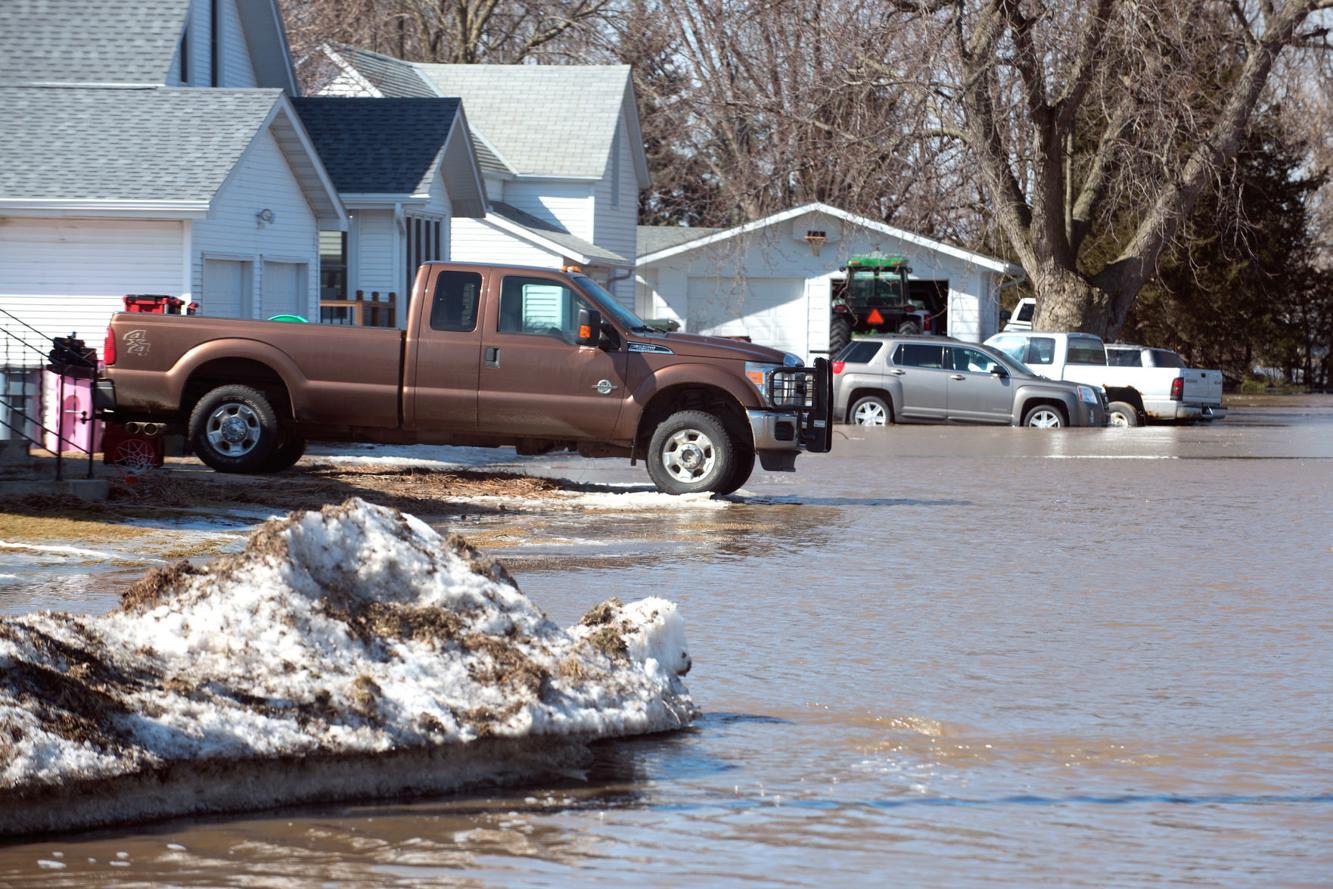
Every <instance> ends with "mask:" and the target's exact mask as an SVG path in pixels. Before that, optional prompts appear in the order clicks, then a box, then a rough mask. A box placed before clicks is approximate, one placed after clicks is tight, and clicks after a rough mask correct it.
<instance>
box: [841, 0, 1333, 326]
mask: <svg viewBox="0 0 1333 889" xmlns="http://www.w3.org/2000/svg"><path fill="white" fill-rule="evenodd" d="M896 5H897V7H898V8H899V9H901V10H903V11H905V12H907V13H909V14H910V15H912V16H915V17H916V19H915V21H914V22H913V24H912V25H911V26H910V27H911V31H912V35H913V36H912V39H911V41H909V42H911V43H915V44H916V45H923V46H928V47H932V48H938V50H937V51H935V52H933V53H931V54H930V56H929V57H928V58H927V59H926V60H925V64H924V67H923V69H922V72H921V75H922V76H919V77H918V78H917V81H918V82H917V90H918V91H919V92H920V93H921V94H922V95H927V96H930V97H931V98H932V106H931V109H932V114H933V116H934V117H936V118H937V119H938V121H939V132H940V133H941V134H942V135H947V136H951V137H953V138H956V139H958V140H960V141H961V142H962V143H963V144H965V145H966V147H967V149H968V154H969V157H971V158H972V159H973V160H974V162H975V164H976V168H977V171H978V173H979V175H980V177H981V181H982V182H983V184H984V187H985V192H986V194H987V196H988V197H989V199H990V204H991V207H990V209H991V210H992V212H993V213H994V215H995V222H996V224H997V225H998V227H999V229H1000V230H1001V231H1002V232H1003V235H1004V237H1005V240H1006V241H1007V243H1008V244H1009V246H1010V247H1011V248H1012V250H1013V252H1014V254H1015V255H1016V256H1017V258H1018V260H1019V261H1020V262H1021V263H1022V265H1023V267H1024V269H1025V270H1026V272H1027V274H1028V276H1029V277H1030V279H1031V281H1032V285H1033V287H1034V289H1035V291H1036V293H1037V297H1038V312H1037V318H1036V323H1037V325H1038V326H1039V327H1043V328H1058V329H1071V330H1087V331H1093V332H1098V333H1102V334H1109V335H1114V334H1115V333H1116V332H1117V331H1118V330H1119V329H1120V327H1121V325H1122V324H1123V323H1124V320H1125V315H1126V313H1127V312H1128V310H1129V308H1130V306H1131V305H1132V304H1133V302H1134V298H1135V296H1136V295H1137V294H1138V292H1139V290H1140V289H1141V288H1142V286H1143V284H1144V283H1145V282H1146V281H1147V280H1148V279H1149V278H1150V277H1151V276H1152V275H1153V274H1154V271H1155V268H1156V265H1157V262H1158V259H1159V258H1160V257H1161V255H1162V253H1163V251H1164V250H1166V249H1167V248H1168V247H1169V245H1170V244H1171V243H1172V242H1173V239H1174V238H1175V236H1176V235H1177V233H1178V232H1179V229H1180V226H1181V224H1182V221H1183V220H1184V219H1185V218H1186V217H1187V216H1188V214H1189V213H1190V211H1191V210H1192V208H1193V207H1194V206H1195V204H1196V203H1197V201H1198V200H1199V198H1200V196H1201V195H1202V194H1203V193H1204V192H1205V190H1206V189H1208V188H1209V187H1210V185H1211V183H1213V182H1214V181H1215V179H1216V178H1218V177H1219V175H1220V171H1222V170H1223V168H1224V167H1225V166H1226V165H1227V164H1229V163H1230V161H1231V160H1232V159H1233V158H1234V157H1235V154H1236V150H1237V148H1238V146H1239V144H1240V142H1241V139H1242V137H1243V136H1244V134H1245V131H1246V127H1247V124H1248V122H1249V120H1250V118H1251V116H1252V115H1253V113H1254V111H1255V108H1256V106H1257V105H1259V103H1260V101H1261V99H1262V98H1263V96H1264V94H1265V88H1266V86H1267V85H1268V82H1269V75H1270V73H1271V72H1272V71H1273V68H1274V65H1275V63H1276V62H1277V61H1278V59H1279V56H1280V55H1281V54H1282V53H1283V51H1284V50H1285V49H1286V48H1287V47H1289V46H1292V45H1293V44H1299V43H1301V42H1303V41H1306V40H1308V39H1310V38H1311V37H1312V36H1313V35H1312V34H1311V33H1310V32H1303V31H1302V27H1303V26H1305V25H1306V24H1307V22H1308V21H1309V19H1310V17H1311V15H1312V14H1313V13H1315V11H1316V10H1318V9H1320V8H1327V7H1329V6H1333V0H1285V2H1283V3H1281V5H1274V4H1273V3H1270V2H1268V0H1256V2H1247V0H1226V2H1222V0H1218V2H1194V0H1163V2H1156V3H1144V2H1137V0H1080V2H1074V3H1070V4H1067V5H1053V6H1045V5H1042V4H1039V3H1036V2H1033V0H921V2H917V0H899V2H898V3H897V4H896ZM1315 30H1317V29H1315ZM881 59H882V57H880V58H878V59H877V58H876V57H874V56H872V57H870V58H868V59H867V64H868V65H869V66H871V67H872V68H876V69H878V70H880V71H881V72H882V73H883V74H885V75H886V76H893V75H894V73H895V72H894V69H893V67H892V65H891V64H887V63H885V62H883V61H881ZM1113 217H1115V218H1117V219H1119V220H1124V219H1125V218H1132V220H1133V223H1132V225H1131V226H1130V228H1129V230H1128V232H1127V234H1126V236H1125V237H1123V239H1122V240H1121V242H1120V243H1119V244H1118V246H1117V249H1115V250H1114V251H1112V252H1111V254H1110V255H1109V256H1106V257H1104V258H1098V257H1093V256H1092V255H1090V253H1091V251H1089V250H1088V249H1087V248H1088V246H1089V244H1090V242H1091V241H1090V238H1089V236H1090V235H1092V234H1093V233H1094V232H1098V233H1101V234H1105V233H1106V230H1107V228H1108V227H1109V226H1110V225H1111V223H1112V220H1113Z"/></svg>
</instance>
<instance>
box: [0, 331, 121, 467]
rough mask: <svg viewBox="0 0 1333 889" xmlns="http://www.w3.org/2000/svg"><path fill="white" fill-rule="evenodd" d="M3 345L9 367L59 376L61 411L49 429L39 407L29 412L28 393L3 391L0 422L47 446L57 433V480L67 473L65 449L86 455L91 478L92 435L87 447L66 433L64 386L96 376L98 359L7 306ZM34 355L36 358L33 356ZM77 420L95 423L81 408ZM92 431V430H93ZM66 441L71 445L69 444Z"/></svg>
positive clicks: (58, 407) (58, 405) (1, 337)
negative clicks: (59, 342)
mask: <svg viewBox="0 0 1333 889" xmlns="http://www.w3.org/2000/svg"><path fill="white" fill-rule="evenodd" d="M39 344H45V345H39ZM0 346H2V347H3V353H4V356H5V358H4V359H3V361H4V366H5V367H6V368H9V367H11V366H13V365H17V366H18V367H20V368H32V367H36V368H45V369H46V370H47V371H48V372H50V373H52V374H54V375H55V376H56V378H57V379H58V380H59V383H58V384H57V387H58V391H57V396H56V410H57V412H58V413H57V414H56V416H57V419H56V428H55V429H50V428H48V427H47V426H46V425H45V424H43V423H42V421H41V419H40V414H41V411H40V409H38V410H37V411H36V414H37V416H34V415H33V414H31V413H29V412H28V409H27V407H26V406H25V402H26V401H27V396H26V395H21V396H20V397H18V398H14V397H13V396H12V395H11V394H10V393H9V392H8V391H0V404H2V405H3V406H4V408H5V416H4V417H0V426H4V427H5V428H6V429H8V430H9V431H10V432H12V433H14V434H15V435H17V437H18V438H19V439H20V440H23V441H26V442H28V443H30V444H35V445H37V446H38V447H42V448H44V447H45V446H46V442H47V441H49V440H50V439H51V438H52V437H54V438H55V443H56V447H55V457H56V480H57V481H60V480H62V479H64V477H65V474H64V473H65V466H64V453H65V451H66V450H70V451H78V452H80V453H83V454H85V455H86V456H87V464H88V466H87V468H88V473H87V477H88V478H92V477H93V439H92V435H91V434H90V435H89V436H88V447H86V448H85V447H83V446H82V445H79V444H77V443H76V442H75V441H74V440H73V439H71V438H69V437H68V436H66V435H65V425H66V424H65V414H66V410H67V409H66V407H65V392H66V388H65V387H66V385H67V381H68V380H93V379H96V377H97V362H96V361H94V360H90V359H89V358H87V357H86V356H84V355H82V354H79V353H76V352H74V351H73V350H70V349H64V350H57V349H56V348H55V347H54V343H53V342H52V340H51V339H50V338H49V337H48V336H47V335H46V334H45V333H43V332H42V331H40V330H38V329H37V328H35V327H33V326H32V325H31V324H29V323H27V322H26V321H24V320H23V319H22V318H19V317H18V316H16V315H14V314H12V313H11V312H8V311H6V310H4V309H0ZM57 351H58V352H59V354H56V355H54V356H53V355H52V353H53V352H57ZM14 352H17V353H18V355H19V360H18V361H16V362H15V361H12V360H11V359H10V357H9V356H10V355H11V354H13V353H14ZM52 357H56V358H58V359H59V361H58V362H57V363H53V362H51V361H50V360H49V359H50V358H52ZM34 358H35V359H36V360H35V361H33V360H32V359H34ZM16 416H17V417H18V418H19V421H18V423H17V425H16V424H15V423H13V422H12V421H13V419H14V418H15V417H16ZM77 422H79V423H84V424H88V423H92V422H93V417H92V416H91V415H90V414H89V412H88V411H86V410H85V411H80V412H79V415H78V417H77ZM33 428H36V429H37V432H36V433H32V432H31V431H30V430H32V429H33ZM91 431H92V430H89V432H90V433H91ZM66 445H68V448H67V447H66Z"/></svg>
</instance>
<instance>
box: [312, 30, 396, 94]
mask: <svg viewBox="0 0 1333 889" xmlns="http://www.w3.org/2000/svg"><path fill="white" fill-rule="evenodd" d="M320 50H321V51H322V52H323V53H324V55H326V56H328V57H329V59H330V60H331V61H332V62H333V64H335V65H337V66H338V67H339V68H340V69H342V72H343V73H344V74H348V75H350V76H351V78H352V79H353V80H355V81H356V84H357V86H359V87H361V88H362V89H363V90H365V91H366V93H368V94H369V96H370V98H372V99H383V98H384V93H382V92H380V91H379V90H378V89H376V87H375V84H373V83H371V82H370V81H369V80H367V79H366V77H365V75H364V74H362V73H361V72H360V71H358V70H357V69H356V66H355V65H353V64H352V63H350V62H348V61H347V60H346V59H344V58H343V57H342V56H341V55H339V54H338V51H337V50H336V49H334V48H333V46H332V45H331V44H328V43H325V44H323V45H322V46H320Z"/></svg>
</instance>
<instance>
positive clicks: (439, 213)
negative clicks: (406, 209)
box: [415, 167, 454, 260]
mask: <svg viewBox="0 0 1333 889" xmlns="http://www.w3.org/2000/svg"><path fill="white" fill-rule="evenodd" d="M415 212H418V213H419V214H420V215H422V216H429V217H434V218H436V219H438V220H440V259H446V260H447V259H449V258H451V257H452V256H453V254H452V253H451V252H450V242H451V240H452V233H451V231H450V229H451V228H452V222H453V215H454V206H453V204H452V203H451V202H450V200H449V190H448V189H447V188H446V187H445V184H444V171H443V169H442V167H436V168H435V178H434V179H433V180H431V186H430V200H428V201H426V206H425V207H424V208H423V209H421V210H420V211H415Z"/></svg>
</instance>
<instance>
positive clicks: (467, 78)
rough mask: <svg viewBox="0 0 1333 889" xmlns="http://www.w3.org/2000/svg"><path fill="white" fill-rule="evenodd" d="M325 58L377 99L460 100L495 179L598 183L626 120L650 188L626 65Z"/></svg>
mask: <svg viewBox="0 0 1333 889" xmlns="http://www.w3.org/2000/svg"><path fill="white" fill-rule="evenodd" d="M326 52H328V54H329V56H330V58H332V59H333V61H334V62H335V63H338V64H339V65H340V66H341V67H343V68H344V69H345V70H349V72H350V73H354V74H355V75H358V76H359V77H360V79H361V80H363V81H364V82H365V84H366V85H369V86H370V87H371V88H372V89H373V91H374V93H375V94H377V95H381V96H385V97H391V96H419V95H422V94H423V93H422V90H423V88H424V89H425V90H428V91H429V92H427V93H425V94H427V95H437V96H458V97H459V98H461V99H462V100H463V107H464V108H466V109H467V110H468V116H469V118H470V119H471V121H472V127H473V129H474V131H475V132H476V133H477V134H480V135H481V136H483V137H484V144H479V145H478V147H477V153H478V156H479V157H481V158H483V162H484V163H485V164H487V165H488V167H489V169H490V170H491V171H492V172H510V173H513V174H514V175H518V176H532V177H540V178H546V177H549V178H559V179H600V178H602V176H603V175H605V173H606V170H607V168H608V165H609V164H610V163H611V149H612V148H613V146H614V140H615V134H616V127H617V125H618V124H619V122H620V120H621V118H622V116H623V117H624V119H625V120H626V124H627V128H628V137H629V142H630V148H631V153H632V155H633V157H634V171H635V175H636V176H637V178H638V182H639V186H640V188H646V187H647V185H648V162H647V158H646V156H645V154H644V152H643V136H642V133H641V132H640V130H639V112H638V105H637V99H636V97H635V95H634V85H633V81H632V78H631V76H630V67H629V66H628V65H438V64H429V63H425V62H405V61H402V60H401V59H395V58H393V57H392V56H386V55H383V54H381V53H374V52H370V51H369V50H364V49H356V48H354V47H342V46H340V47H336V48H326ZM490 154H493V155H494V158H491V157H487V155H490Z"/></svg>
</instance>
